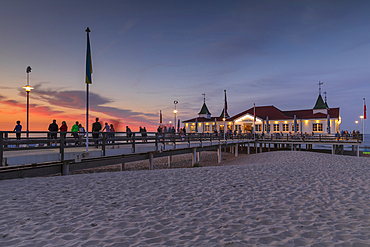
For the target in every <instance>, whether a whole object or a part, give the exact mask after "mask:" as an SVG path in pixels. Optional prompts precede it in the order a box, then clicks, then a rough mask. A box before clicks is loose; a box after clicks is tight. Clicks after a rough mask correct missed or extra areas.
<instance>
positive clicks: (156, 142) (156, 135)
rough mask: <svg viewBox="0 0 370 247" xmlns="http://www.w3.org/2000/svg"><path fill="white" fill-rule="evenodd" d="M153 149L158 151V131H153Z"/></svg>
mask: <svg viewBox="0 0 370 247" xmlns="http://www.w3.org/2000/svg"><path fill="white" fill-rule="evenodd" d="M155 150H156V151H158V133H155Z"/></svg>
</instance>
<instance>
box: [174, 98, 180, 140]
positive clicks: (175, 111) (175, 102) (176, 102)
mask: <svg viewBox="0 0 370 247" xmlns="http://www.w3.org/2000/svg"><path fill="white" fill-rule="evenodd" d="M173 103H174V104H175V110H173V113H174V114H175V122H174V124H173V125H174V126H175V133H176V113H177V110H176V105H177V104H178V103H179V102H178V101H177V100H175V101H174V102H173Z"/></svg>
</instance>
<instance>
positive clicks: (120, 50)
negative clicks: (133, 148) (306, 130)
mask: <svg viewBox="0 0 370 247" xmlns="http://www.w3.org/2000/svg"><path fill="white" fill-rule="evenodd" d="M369 13H370V1H340V0H335V1H334V0H333V1H325V0H321V1H286V0H284V1H278V0H272V1H263V0H261V1H232V0H231V1H175V0H171V1H160V0H159V1H140V0H135V1H78V0H71V1H70V0H65V1H50V0H45V1H18V0H17V1H10V0H9V1H6V0H5V1H1V2H0V34H1V35H0V47H1V48H0V58H1V59H0V130H3V131H6V130H13V128H14V125H15V122H16V121H17V120H20V121H21V122H22V125H23V128H24V130H25V128H26V93H25V91H24V89H22V87H23V86H25V85H26V82H27V81H26V68H27V66H31V67H32V72H31V73H30V84H31V86H33V87H34V88H35V89H34V90H32V92H31V94H30V130H31V131H32V130H47V127H48V125H49V123H51V121H52V119H56V120H57V122H58V123H59V124H60V123H61V122H62V121H63V120H65V121H66V122H67V123H68V125H69V129H70V127H71V126H72V125H73V123H74V121H76V120H79V121H80V122H82V124H83V125H85V98H86V96H85V93H86V92H85V91H86V84H85V83H84V76H85V58H86V33H85V29H86V28H87V27H89V28H90V30H91V33H90V42H91V51H92V64H93V71H94V72H93V74H92V80H93V84H92V85H91V86H90V99H91V101H90V105H91V108H90V109H91V111H90V116H91V117H90V119H91V120H89V121H91V122H90V124H89V125H90V127H89V128H91V123H92V120H93V119H94V118H95V117H100V119H101V120H102V121H104V122H106V121H107V122H109V123H114V124H115V125H116V130H122V131H123V130H124V127H125V126H126V125H129V126H130V127H131V129H132V130H133V131H137V130H138V127H139V125H141V126H146V127H147V129H148V131H154V130H155V129H156V127H157V125H158V122H159V111H160V110H162V113H163V120H164V122H166V123H168V121H173V117H174V115H173V110H174V103H173V102H174V100H178V102H179V103H178V105H177V110H178V117H179V118H180V119H181V120H186V119H189V118H193V117H195V116H197V113H198V112H199V110H200V108H201V106H202V104H203V96H202V93H206V103H207V105H208V108H209V110H210V111H211V113H212V116H219V115H220V113H221V111H222V108H223V95H224V94H223V90H225V89H226V90H227V96H228V108H229V114H230V115H234V114H237V113H240V112H242V111H244V110H246V109H248V108H250V107H253V103H255V104H256V106H263V105H274V106H276V107H277V108H279V109H281V110H298V109H310V108H312V107H313V106H314V104H315V102H316V99H317V96H318V82H319V81H323V82H324V84H323V85H322V91H326V92H327V98H328V104H329V107H340V110H341V116H342V125H341V128H342V129H344V130H350V131H351V130H353V129H355V127H356V125H355V121H356V120H360V119H359V116H360V115H362V99H363V98H366V99H367V101H368V104H369V105H370V93H369V92H370V90H369V89H370V83H369V82H370V69H369V68H370V66H369V65H370V64H369V58H370V32H369V30H370V14H369ZM368 108H370V107H368ZM368 115H369V114H368ZM366 125H367V126H366V127H365V129H367V130H368V133H370V123H369V124H366ZM358 128H359V126H358Z"/></svg>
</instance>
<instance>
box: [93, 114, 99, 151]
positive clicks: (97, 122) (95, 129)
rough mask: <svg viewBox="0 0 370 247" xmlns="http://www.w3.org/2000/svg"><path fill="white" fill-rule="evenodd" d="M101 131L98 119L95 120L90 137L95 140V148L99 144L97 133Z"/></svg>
mask: <svg viewBox="0 0 370 247" xmlns="http://www.w3.org/2000/svg"><path fill="white" fill-rule="evenodd" d="M100 130H101V124H100V123H99V118H96V119H95V123H93V125H92V132H93V133H92V136H93V138H94V139H95V146H96V147H98V144H99V141H98V139H99V131H100Z"/></svg>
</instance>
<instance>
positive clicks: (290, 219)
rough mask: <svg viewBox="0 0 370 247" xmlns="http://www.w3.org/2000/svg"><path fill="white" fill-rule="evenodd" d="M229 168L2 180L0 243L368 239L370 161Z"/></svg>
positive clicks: (245, 161) (287, 156)
mask: <svg viewBox="0 0 370 247" xmlns="http://www.w3.org/2000/svg"><path fill="white" fill-rule="evenodd" d="M229 164H230V165H228V166H207V167H196V168H179V169H157V170H153V171H148V170H139V171H123V172H106V173H92V174H79V175H71V176H63V177H62V176H59V177H40V178H25V179H13V180H3V181H0V190H1V201H0V202H1V203H0V234H1V235H0V246H256V245H259V246H369V245H370V194H369V190H370V185H369V183H370V159H368V158H361V157H350V156H339V155H330V154H322V153H310V152H298V151H296V152H290V151H280V152H269V153H262V154H253V155H242V156H240V157H238V158H235V159H234V160H233V162H230V163H229ZM231 164H232V165H231Z"/></svg>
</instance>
